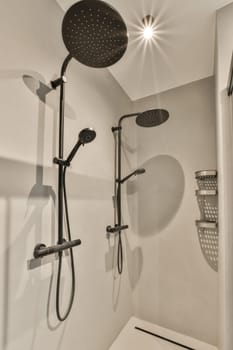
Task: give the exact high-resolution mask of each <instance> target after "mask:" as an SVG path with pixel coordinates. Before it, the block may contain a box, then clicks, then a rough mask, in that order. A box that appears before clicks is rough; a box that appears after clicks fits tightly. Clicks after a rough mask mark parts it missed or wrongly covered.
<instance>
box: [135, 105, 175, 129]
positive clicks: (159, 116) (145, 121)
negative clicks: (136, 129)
mask: <svg viewBox="0 0 233 350" xmlns="http://www.w3.org/2000/svg"><path fill="white" fill-rule="evenodd" d="M168 118H169V113H168V111H166V110H165V109H150V110H148V111H145V112H142V113H140V114H139V115H138V116H137V118H136V123H137V125H139V126H142V127H145V128H151V127H153V126H158V125H160V124H162V123H164V122H166V121H167V120H168Z"/></svg>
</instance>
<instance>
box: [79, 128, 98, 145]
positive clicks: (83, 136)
mask: <svg viewBox="0 0 233 350" xmlns="http://www.w3.org/2000/svg"><path fill="white" fill-rule="evenodd" d="M78 137H79V140H78V142H80V143H81V144H82V145H84V144H85V143H89V142H92V141H93V140H94V139H95V138H96V132H95V130H93V129H92V128H85V129H83V130H81V131H80V133H79V136H78Z"/></svg>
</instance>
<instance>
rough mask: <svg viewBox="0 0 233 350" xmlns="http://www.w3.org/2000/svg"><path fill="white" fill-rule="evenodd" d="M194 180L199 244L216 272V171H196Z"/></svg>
mask: <svg viewBox="0 0 233 350" xmlns="http://www.w3.org/2000/svg"><path fill="white" fill-rule="evenodd" d="M195 178H196V180H197V185H198V190H197V191H196V197H197V202H198V205H199V209H200V220H196V226H197V232H198V238H199V243H200V246H201V250H202V253H203V255H204V257H205V259H206V261H207V262H208V264H209V266H210V267H211V268H212V269H214V270H215V271H218V205H217V195H218V186H217V171H216V170H202V171H197V172H196V173H195Z"/></svg>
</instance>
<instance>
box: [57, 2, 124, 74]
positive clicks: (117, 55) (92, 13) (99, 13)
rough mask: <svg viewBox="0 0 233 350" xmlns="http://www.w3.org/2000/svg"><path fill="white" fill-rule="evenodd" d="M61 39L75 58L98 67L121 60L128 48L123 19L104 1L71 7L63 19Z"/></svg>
mask: <svg viewBox="0 0 233 350" xmlns="http://www.w3.org/2000/svg"><path fill="white" fill-rule="evenodd" d="M62 36H63V41H64V43H65V46H66V48H67V50H68V51H69V52H70V54H71V55H72V56H73V57H74V58H76V59H77V60H78V61H79V62H81V63H82V64H84V65H86V66H89V67H95V68H104V67H109V66H111V65H113V64H114V63H116V62H117V61H119V60H120V59H121V57H122V56H123V55H124V53H125V51H126V49H127V45H128V35H127V27H126V25H125V22H124V20H123V19H122V17H121V15H120V14H119V13H118V12H117V11H116V10H115V9H114V8H113V7H111V6H110V5H109V4H107V3H105V2H104V1H101V0H82V1H79V2H77V3H75V4H74V5H73V6H71V7H70V9H69V10H68V11H67V12H66V14H65V17H64V19H63V23H62Z"/></svg>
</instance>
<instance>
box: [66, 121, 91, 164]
mask: <svg viewBox="0 0 233 350" xmlns="http://www.w3.org/2000/svg"><path fill="white" fill-rule="evenodd" d="M95 138H96V132H95V130H93V129H91V128H86V129H83V130H82V131H80V133H79V138H78V142H77V143H76V145H75V146H74V147H73V149H72V150H71V152H70V154H69V156H68V158H67V159H66V162H67V163H68V164H69V163H71V162H72V160H73V158H74V156H75V154H76V153H77V151H78V149H79V147H80V146H81V145H83V146H84V145H85V144H86V143H89V142H92V141H93V140H94V139H95Z"/></svg>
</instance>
